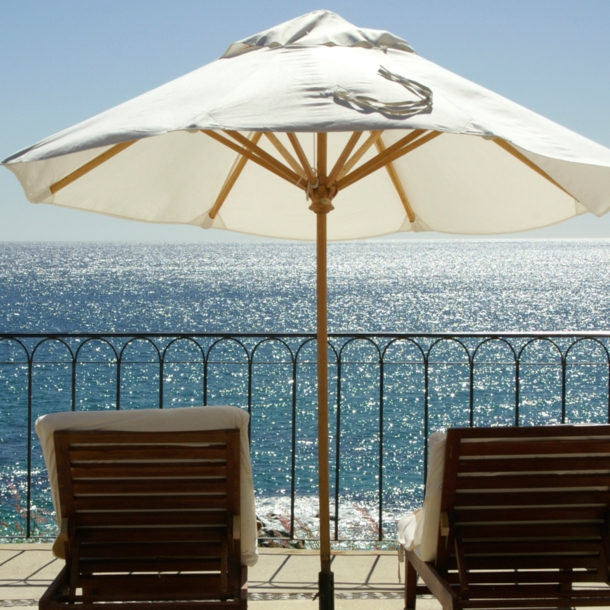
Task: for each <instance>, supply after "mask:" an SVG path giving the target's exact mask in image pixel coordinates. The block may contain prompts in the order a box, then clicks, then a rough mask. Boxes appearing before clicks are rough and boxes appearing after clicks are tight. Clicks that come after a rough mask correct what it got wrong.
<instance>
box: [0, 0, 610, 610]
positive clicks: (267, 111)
mask: <svg viewBox="0 0 610 610" xmlns="http://www.w3.org/2000/svg"><path fill="white" fill-rule="evenodd" d="M3 164H4V165H5V166H6V167H7V168H8V169H10V170H11V171H12V172H13V173H14V174H15V175H16V176H17V178H18V179H19V180H20V182H21V184H22V186H23V188H24V191H25V193H26V196H27V198H28V199H29V200H30V201H32V202H36V203H51V204H55V205H61V206H65V207H70V208H77V209H82V210H87V211H90V212H98V213H103V214H108V215H112V216H119V217H123V218H131V219H134V220H140V221H147V222H159V223H185V224H192V225H199V226H201V227H204V228H211V227H213V228H218V229H227V230H231V231H238V232H243V233H251V234H256V235H264V236H269V237H279V238H287V239H300V240H314V239H316V240H317V243H318V246H317V248H318V345H325V344H326V342H327V331H326V326H327V319H326V241H327V240H328V239H330V240H342V239H358V238H366V237H374V236H379V235H385V234H390V233H396V232H403V231H440V232H445V233H455V234H494V233H510V232H517V231H524V230H527V229H533V228H538V227H542V226H546V225H551V224H555V223H558V222H561V221H564V220H567V219H569V218H571V217H573V216H576V215H578V214H582V213H585V212H587V211H590V212H593V213H594V214H597V215H601V214H603V213H605V212H606V211H608V209H609V208H610V150H608V149H606V148H604V147H602V146H600V145H598V144H596V143H594V142H592V141H590V140H587V139H586V138H583V137H581V136H579V135H577V134H575V133H573V132H571V131H569V130H567V129H565V128H563V127H561V126H559V125H557V124H555V123H553V122H551V121H549V120H547V119H545V118H543V117H541V116H540V115H538V114H535V113H533V112H531V111H529V110H527V109H525V108H523V107H521V106H519V105H517V104H515V103H513V102H510V101H509V100H507V99H505V98H503V97H501V96H499V95H496V94H495V93H492V92H491V91H488V90H487V89H485V88H483V87H480V86H478V85H476V84H474V83H472V82H470V81H468V80H466V79H463V78H461V77H459V76H457V75H455V74H453V73H451V72H449V71H447V70H444V69H443V68H441V67H439V66H437V65H436V64H434V63H432V62H429V61H427V60H425V59H423V58H422V57H420V56H419V55H417V54H416V53H415V51H414V50H413V49H412V47H411V46H410V45H409V44H408V43H407V42H406V41H405V40H403V39H401V38H399V37H397V36H395V35H393V34H390V33H388V32H382V31H377V30H370V29H364V28H357V27H355V26H353V25H351V24H349V23H348V22H346V21H344V20H343V19H341V17H339V16H338V15H335V14H333V13H330V12H328V11H316V12H314V13H310V14H308V15H305V16H303V17H300V18H298V19H295V20H293V21H289V22H287V23H284V24H281V25H279V26H277V27H274V28H272V29H270V30H267V31H265V32H262V33H260V34H257V35H255V36H252V37H250V38H247V39H245V40H242V41H240V42H237V43H235V44H232V45H231V46H230V47H229V49H228V50H227V51H226V52H225V54H224V55H223V56H222V57H221V58H220V59H218V60H217V61H215V62H213V63H211V64H208V65H206V66H204V67H203V68H200V69H199V70H196V71H194V72H192V73H190V74H187V75H186V76H183V77H181V78H179V79H177V80H175V81H172V82H170V83H168V84H166V85H164V86H162V87H159V88H157V89H155V90H153V91H150V92H148V93H146V94H144V95H141V96H139V97H137V98H135V99H132V100H130V101H128V102H126V103H124V104H122V105H120V106H117V107H115V108H113V109H111V110H108V111H107V112H104V113H102V114H100V115H98V116H96V117H93V118H92V119H89V120H87V121H84V122H82V123H80V124H78V125H75V126H74V127H71V128H69V129H66V130H64V131H62V132H60V133H58V134H56V135H54V136H51V137H50V138H47V139H46V140H43V141H41V142H39V143H37V144H35V145H33V146H31V147H29V148H26V149H24V150H22V151H20V152H18V153H16V154H14V155H12V156H10V157H8V158H7V159H5V160H4V162H3ZM311 211H313V212H314V213H315V217H316V222H314V221H313V218H314V216H313V215H312V213H311ZM331 211H332V213H329V212H331ZM318 366H319V369H318V381H319V383H318V409H319V455H320V520H321V523H320V526H321V527H320V529H321V556H322V575H323V576H321V589H323V591H322V594H321V607H324V608H330V607H332V574H331V572H330V538H329V531H330V530H329V510H328V407H327V401H328V388H327V375H328V370H327V353H326V350H321V349H319V350H318Z"/></svg>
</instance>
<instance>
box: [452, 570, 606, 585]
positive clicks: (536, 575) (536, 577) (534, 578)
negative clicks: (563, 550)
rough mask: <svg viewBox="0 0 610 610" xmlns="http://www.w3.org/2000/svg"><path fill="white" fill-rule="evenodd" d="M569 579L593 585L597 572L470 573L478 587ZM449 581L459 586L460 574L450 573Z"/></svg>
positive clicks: (494, 571) (469, 575) (469, 577)
mask: <svg viewBox="0 0 610 610" xmlns="http://www.w3.org/2000/svg"><path fill="white" fill-rule="evenodd" d="M566 579H567V581H568V582H574V583H591V582H593V581H594V579H595V572H593V571H586V570H581V571H578V572H575V571H572V570H570V571H569V572H568V571H560V570H530V571H525V570H522V569H520V570H519V571H518V572H515V570H506V571H500V570H491V571H489V572H482V571H479V572H474V571H473V572H469V574H468V580H469V582H470V586H471V587H472V586H476V585H477V584H479V583H483V584H494V583H500V584H511V585H514V584H515V581H517V582H519V583H524V584H526V583H555V584H559V583H563V582H565V581H566ZM447 580H448V581H449V582H450V583H451V584H454V585H457V584H459V574H458V573H457V572H449V573H448V574H447Z"/></svg>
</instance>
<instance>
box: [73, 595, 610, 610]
mask: <svg viewBox="0 0 610 610" xmlns="http://www.w3.org/2000/svg"><path fill="white" fill-rule="evenodd" d="M604 600H610V596H609V597H606V598H584V597H583V598H579V599H578V606H579V607H581V606H602V607H603V606H605V605H607V604H605V603H602V601H604ZM570 607H571V606H570V605H569V602H566V601H562V602H561V603H559V602H558V601H557V600H555V599H554V598H548V599H518V600H510V599H502V598H500V599H494V600H488V599H481V600H479V599H475V600H464V601H463V602H461V608H464V609H466V608H473V609H474V608H478V609H481V610H491V609H497V610H529V608H538V609H539V610H555V609H556V608H570ZM85 610H86V609H85ZM134 610H137V609H134Z"/></svg>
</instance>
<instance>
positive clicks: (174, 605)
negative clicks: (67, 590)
mask: <svg viewBox="0 0 610 610" xmlns="http://www.w3.org/2000/svg"><path fill="white" fill-rule="evenodd" d="M89 599H91V598H90V597H83V596H78V597H77V598H75V599H74V600H70V603H77V604H78V610H99V607H100V606H99V603H98V602H90V601H88V600H89ZM67 601H68V600H66V602H67ZM103 603H104V610H125V603H124V602H123V601H121V600H118V601H113V602H108V601H104V602H103ZM65 607H66V606H63V605H62V604H58V603H56V602H50V603H49V605H47V606H46V607H45V610H60V609H61V608H65ZM204 607H205V608H206V610H207V609H208V608H209V609H210V610H212V609H213V608H218V609H222V608H239V609H240V610H241V608H245V606H244V605H243V602H240V600H239V598H238V597H237V592H236V597H235V598H229V599H228V600H227V601H215V600H213V599H211V598H209V599H208V600H206V601H205V602H204ZM201 609H202V602H200V601H197V600H196V601H177V600H174V599H171V598H170V601H155V610H201ZM129 610H150V602H148V601H146V600H144V601H138V602H134V601H130V603H129Z"/></svg>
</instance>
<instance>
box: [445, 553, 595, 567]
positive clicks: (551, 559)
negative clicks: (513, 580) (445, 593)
mask: <svg viewBox="0 0 610 610" xmlns="http://www.w3.org/2000/svg"><path fill="white" fill-rule="evenodd" d="M467 561H468V569H469V570H506V569H512V570H528V569H529V570H533V569H540V570H542V569H547V570H548V569H554V570H558V569H571V568H574V569H580V568H587V569H592V570H594V569H596V568H597V557H587V556H583V557H573V556H566V557H564V556H562V555H555V556H548V557H547V556H542V557H541V556H535V557H523V556H522V555H515V556H510V555H509V556H506V557H488V556H483V557H469V558H468V560H467ZM448 566H449V569H451V570H456V569H457V564H456V561H455V558H454V557H451V558H450V559H449V561H448Z"/></svg>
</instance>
